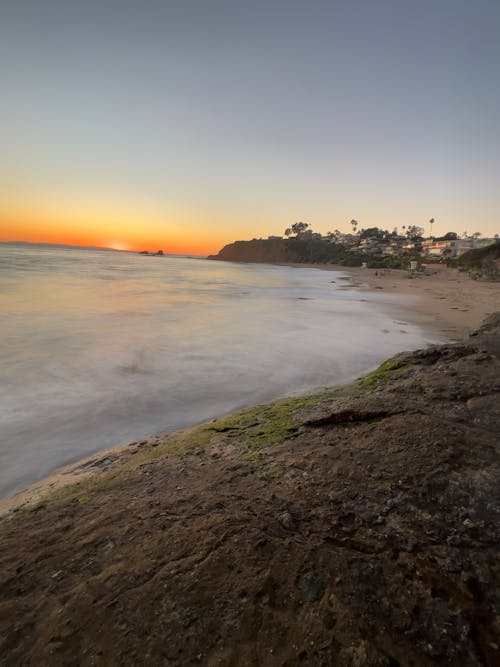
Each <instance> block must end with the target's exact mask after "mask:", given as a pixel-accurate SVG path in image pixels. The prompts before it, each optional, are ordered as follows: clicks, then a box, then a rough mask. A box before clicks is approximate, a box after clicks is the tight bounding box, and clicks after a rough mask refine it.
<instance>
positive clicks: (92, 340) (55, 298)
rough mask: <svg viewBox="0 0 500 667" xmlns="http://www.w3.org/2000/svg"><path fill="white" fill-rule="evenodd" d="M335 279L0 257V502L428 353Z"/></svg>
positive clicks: (385, 305)
mask: <svg viewBox="0 0 500 667" xmlns="http://www.w3.org/2000/svg"><path fill="white" fill-rule="evenodd" d="M349 287H350V283H349V280H348V276H347V274H344V273H340V272H329V271H321V270H318V269H311V268H300V269H297V268H293V267H288V266H274V265H265V264H236V263H225V262H215V261H208V260H205V259H203V258H189V257H179V256H164V257H147V256H142V255H139V254H133V253H125V252H114V251H106V250H83V249H76V248H65V247H53V246H37V245H30V244H0V332H1V336H0V372H1V382H0V497H5V496H7V495H9V494H11V493H14V492H16V491H18V490H20V489H21V488H23V487H24V486H26V485H27V484H29V483H32V482H34V481H36V480H38V479H40V478H42V477H44V476H46V475H48V474H50V473H51V472H52V471H53V470H54V469H55V468H57V467H58V466H61V465H63V464H65V463H69V462H71V461H73V460H77V459H79V458H82V457H83V456H86V455H89V454H91V453H93V452H95V451H98V450H101V449H105V448H108V447H112V446H116V445H119V444H125V443H127V442H130V441H133V440H136V439H138V438H141V437H144V436H146V435H152V434H154V433H158V432H161V431H170V430H175V429H179V428H182V427H185V426H188V425H193V424H196V423H199V422H202V421H204V420H207V419H210V418H213V417H217V416H221V415H224V414H226V413H229V412H231V411H233V410H236V409H238V408H242V407H244V406H249V405H253V404H257V403H260V402H264V401H268V400H270V399H274V398H277V397H281V396H285V395H290V394H297V393H301V392H307V391H310V390H313V389H317V388H320V387H324V386H331V385H334V384H338V383H342V382H345V381H348V380H350V379H352V378H354V377H356V376H358V375H360V374H362V373H364V372H367V371H368V370H370V369H372V368H374V367H375V366H376V365H377V364H378V363H380V362H381V361H383V360H384V359H386V358H387V357H389V356H391V355H392V354H395V353H396V352H398V351H401V350H405V349H414V348H416V347H419V346H420V347H421V346H425V345H426V344H427V343H429V342H434V341H433V340H432V338H431V336H430V335H429V334H428V333H426V332H425V331H423V330H422V329H421V328H419V327H418V326H417V325H414V324H411V323H409V322H407V321H405V320H404V318H403V319H401V315H399V316H398V315H397V313H398V311H397V308H396V307H397V301H396V300H395V299H394V297H389V296H388V295H384V294H381V293H374V292H368V291H363V289H352V288H351V289H349Z"/></svg>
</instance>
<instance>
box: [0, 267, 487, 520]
mask: <svg viewBox="0 0 500 667" xmlns="http://www.w3.org/2000/svg"><path fill="white" fill-rule="evenodd" d="M289 266H294V267H297V268H316V269H320V270H328V271H342V272H344V273H346V274H348V276H349V278H348V279H347V280H346V281H345V285H344V286H342V287H341V289H368V290H383V293H384V294H390V295H393V296H394V297H400V298H399V304H397V305H396V304H395V305H394V307H395V308H396V309H398V310H399V312H400V313H401V314H402V315H404V317H405V318H406V319H408V320H410V321H412V322H414V323H415V324H419V325H420V326H422V327H423V328H425V329H427V330H430V331H433V332H434V333H435V334H437V335H439V334H441V335H442V336H443V338H446V339H449V340H450V339H451V340H462V341H463V340H466V339H467V337H468V335H469V333H470V332H471V331H472V330H473V329H475V328H477V327H478V326H479V325H480V323H481V322H482V320H483V319H484V318H485V317H486V316H487V315H489V314H491V313H493V312H495V311H496V310H498V309H499V307H500V283H492V282H480V281H475V280H471V279H470V278H469V277H468V275H467V274H464V273H460V272H459V271H457V270H456V269H447V268H446V267H441V266H436V267H434V266H433V267H432V268H428V269H427V270H425V271H424V272H419V273H415V274H414V275H411V274H410V272H409V271H400V270H395V269H391V270H388V269H361V268H351V267H343V266H336V265H331V264H325V265H318V264H291V265H289ZM405 296H407V297H408V303H407V304H405V303H404V299H401V297H405ZM387 307H389V305H388V306H387ZM157 441H158V438H157V437H152V438H144V439H143V440H142V441H140V442H134V443H131V444H126V445H121V446H118V447H116V448H114V449H111V450H106V451H103V452H99V453H97V454H95V455H92V456H89V457H87V458H85V459H83V460H79V461H77V462H75V463H72V464H70V465H67V466H64V467H63V468H60V469H58V470H56V471H55V472H54V474H53V475H51V476H50V477H48V478H46V479H42V480H40V481H39V482H36V483H35V484H33V485H30V486H29V487H27V488H26V489H25V490H23V491H21V492H19V493H17V494H16V495H14V496H11V497H8V498H5V499H2V500H0V518H1V517H2V516H5V515H7V514H10V513H11V512H12V511H14V510H18V509H22V508H25V507H32V506H33V505H36V503H38V502H40V500H41V499H42V498H43V497H44V496H45V495H46V494H47V493H48V492H52V491H56V490H57V489H60V488H61V487H64V486H67V485H68V484H73V483H75V482H79V481H83V480H86V479H88V478H92V477H96V476H98V475H100V474H101V473H102V472H105V473H109V472H112V471H113V470H114V468H115V467H119V466H121V465H122V464H123V462H124V460H126V459H127V458H129V457H130V456H133V455H134V454H135V453H137V451H138V450H139V449H140V448H142V447H144V448H148V447H151V446H153V447H154V446H155V444H156V442H157Z"/></svg>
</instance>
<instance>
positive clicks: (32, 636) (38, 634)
mask: <svg viewBox="0 0 500 667" xmlns="http://www.w3.org/2000/svg"><path fill="white" fill-rule="evenodd" d="M499 342H500V315H499V314H496V315H494V316H492V317H491V318H489V320H488V321H487V322H486V323H485V324H484V325H483V327H482V328H481V329H480V330H478V332H477V334H476V335H475V336H473V337H472V338H471V339H470V343H469V344H457V345H444V346H441V347H433V348H429V349H427V350H423V351H419V352H416V353H408V354H405V355H400V356H398V357H396V358H395V359H393V360H390V361H389V362H386V363H385V364H383V365H382V366H381V367H380V369H379V370H378V371H376V372H374V373H372V374H370V375H368V376H366V377H365V378H363V379H362V380H361V381H359V382H358V383H356V384H355V385H353V386H350V387H348V388H343V389H339V390H336V391H332V392H326V393H325V394H321V395H319V396H317V397H314V398H313V399H304V400H300V399H290V401H288V402H283V403H281V404H275V405H273V406H263V407H260V408H256V409H253V410H250V411H246V412H245V413H241V414H240V415H235V416H233V417H229V418H226V419H225V420H218V421H216V422H213V423H212V424H210V425H205V426H203V427H199V428H198V429H195V430H193V431H191V432H189V433H188V434H187V435H183V436H175V437H174V436H168V437H166V438H165V440H164V442H162V443H160V444H159V445H158V443H156V445H158V446H155V447H154V448H153V447H152V446H150V445H147V446H145V448H144V449H143V450H141V451H140V452H139V454H138V458H137V460H135V462H134V460H132V462H131V461H130V460H129V461H128V462H127V465H126V466H123V467H122V468H117V469H115V470H114V471H113V472H112V474H107V475H104V476H103V477H102V478H98V479H97V481H95V482H93V483H91V484H88V485H87V486H83V487H76V488H74V489H72V490H71V491H70V492H68V493H67V494H66V495H64V496H62V497H60V498H59V499H54V500H52V501H50V502H47V503H44V504H42V505H40V506H39V507H38V508H36V509H35V510H33V511H26V512H18V513H17V515H15V516H14V518H11V519H10V520H7V521H4V522H3V524H2V525H1V526H0V664H2V665H9V666H10V665H20V664H22V665H69V664H78V665H106V666H107V665H124V664H133V665H137V664H147V665H163V664H165V665H191V664H203V665H245V666H246V665H255V666H257V665H283V666H285V665H288V666H291V665H299V664H306V665H340V666H343V665H346V666H353V667H354V666H373V667H375V666H380V667H382V666H385V667H396V666H397V665H401V666H408V667H410V666H420V665H456V666H457V667H458V666H460V667H468V666H470V667H472V666H476V665H486V666H489V667H493V666H494V665H498V664H500V651H499V647H500V636H499V627H498V615H499V611H500V609H499V600H498V597H497V594H498V586H499V584H500V573H499V569H500V563H499V560H498V545H499V532H500V529H499V521H498V518H499V516H498V514H499V511H500V495H499V467H500V462H499V456H498V446H499V443H498V434H499V432H500V358H499V357H500V350H499Z"/></svg>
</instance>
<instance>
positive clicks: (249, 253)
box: [208, 239, 300, 263]
mask: <svg viewBox="0 0 500 667" xmlns="http://www.w3.org/2000/svg"><path fill="white" fill-rule="evenodd" d="M208 259H220V260H224V261H227V262H268V263H273V262H290V263H293V262H298V261H300V260H299V253H298V249H297V248H294V247H293V245H290V243H288V242H287V241H286V240H284V239H255V240H253V241H235V242H234V243H230V244H229V245H226V246H224V247H223V248H222V250H220V251H219V252H218V254H217V255H209V257H208Z"/></svg>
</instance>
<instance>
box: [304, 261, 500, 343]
mask: <svg viewBox="0 0 500 667" xmlns="http://www.w3.org/2000/svg"><path fill="white" fill-rule="evenodd" d="M292 266H295V267H297V268H300V267H304V266H308V267H309V268H318V269H322V270H328V271H343V272H345V273H348V274H349V275H350V276H351V285H352V286H353V287H358V288H359V287H363V288H368V289H370V290H383V291H384V293H385V294H391V295H394V296H399V297H405V296H406V297H410V298H409V299H408V303H407V304H406V305H405V303H404V299H403V300H402V304H400V306H399V307H401V306H402V307H403V309H404V311H405V315H406V317H407V319H409V320H410V321H413V322H414V323H417V324H421V325H422V326H423V327H425V328H429V329H431V330H433V331H435V332H437V333H441V334H442V335H444V336H445V337H446V338H448V339H452V340H465V339H466V338H467V337H468V335H469V334H470V332H471V331H472V330H473V329H475V328H477V327H478V326H479V325H480V323H481V322H482V320H483V319H484V318H485V317H486V316H487V315H490V314H491V313H493V312H495V311H497V310H498V309H499V307H500V283H494V282H483V281H477V280H472V279H471V278H469V276H468V275H467V274H466V273H462V272H460V271H458V270H457V269H448V268H446V267H445V266H441V265H433V266H432V267H428V268H427V269H426V270H425V271H422V272H417V273H414V274H413V275H412V274H411V273H410V271H401V270H396V269H361V268H351V267H345V266H335V265H332V264H324V265H318V264H310V265H304V264H293V265H292Z"/></svg>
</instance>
